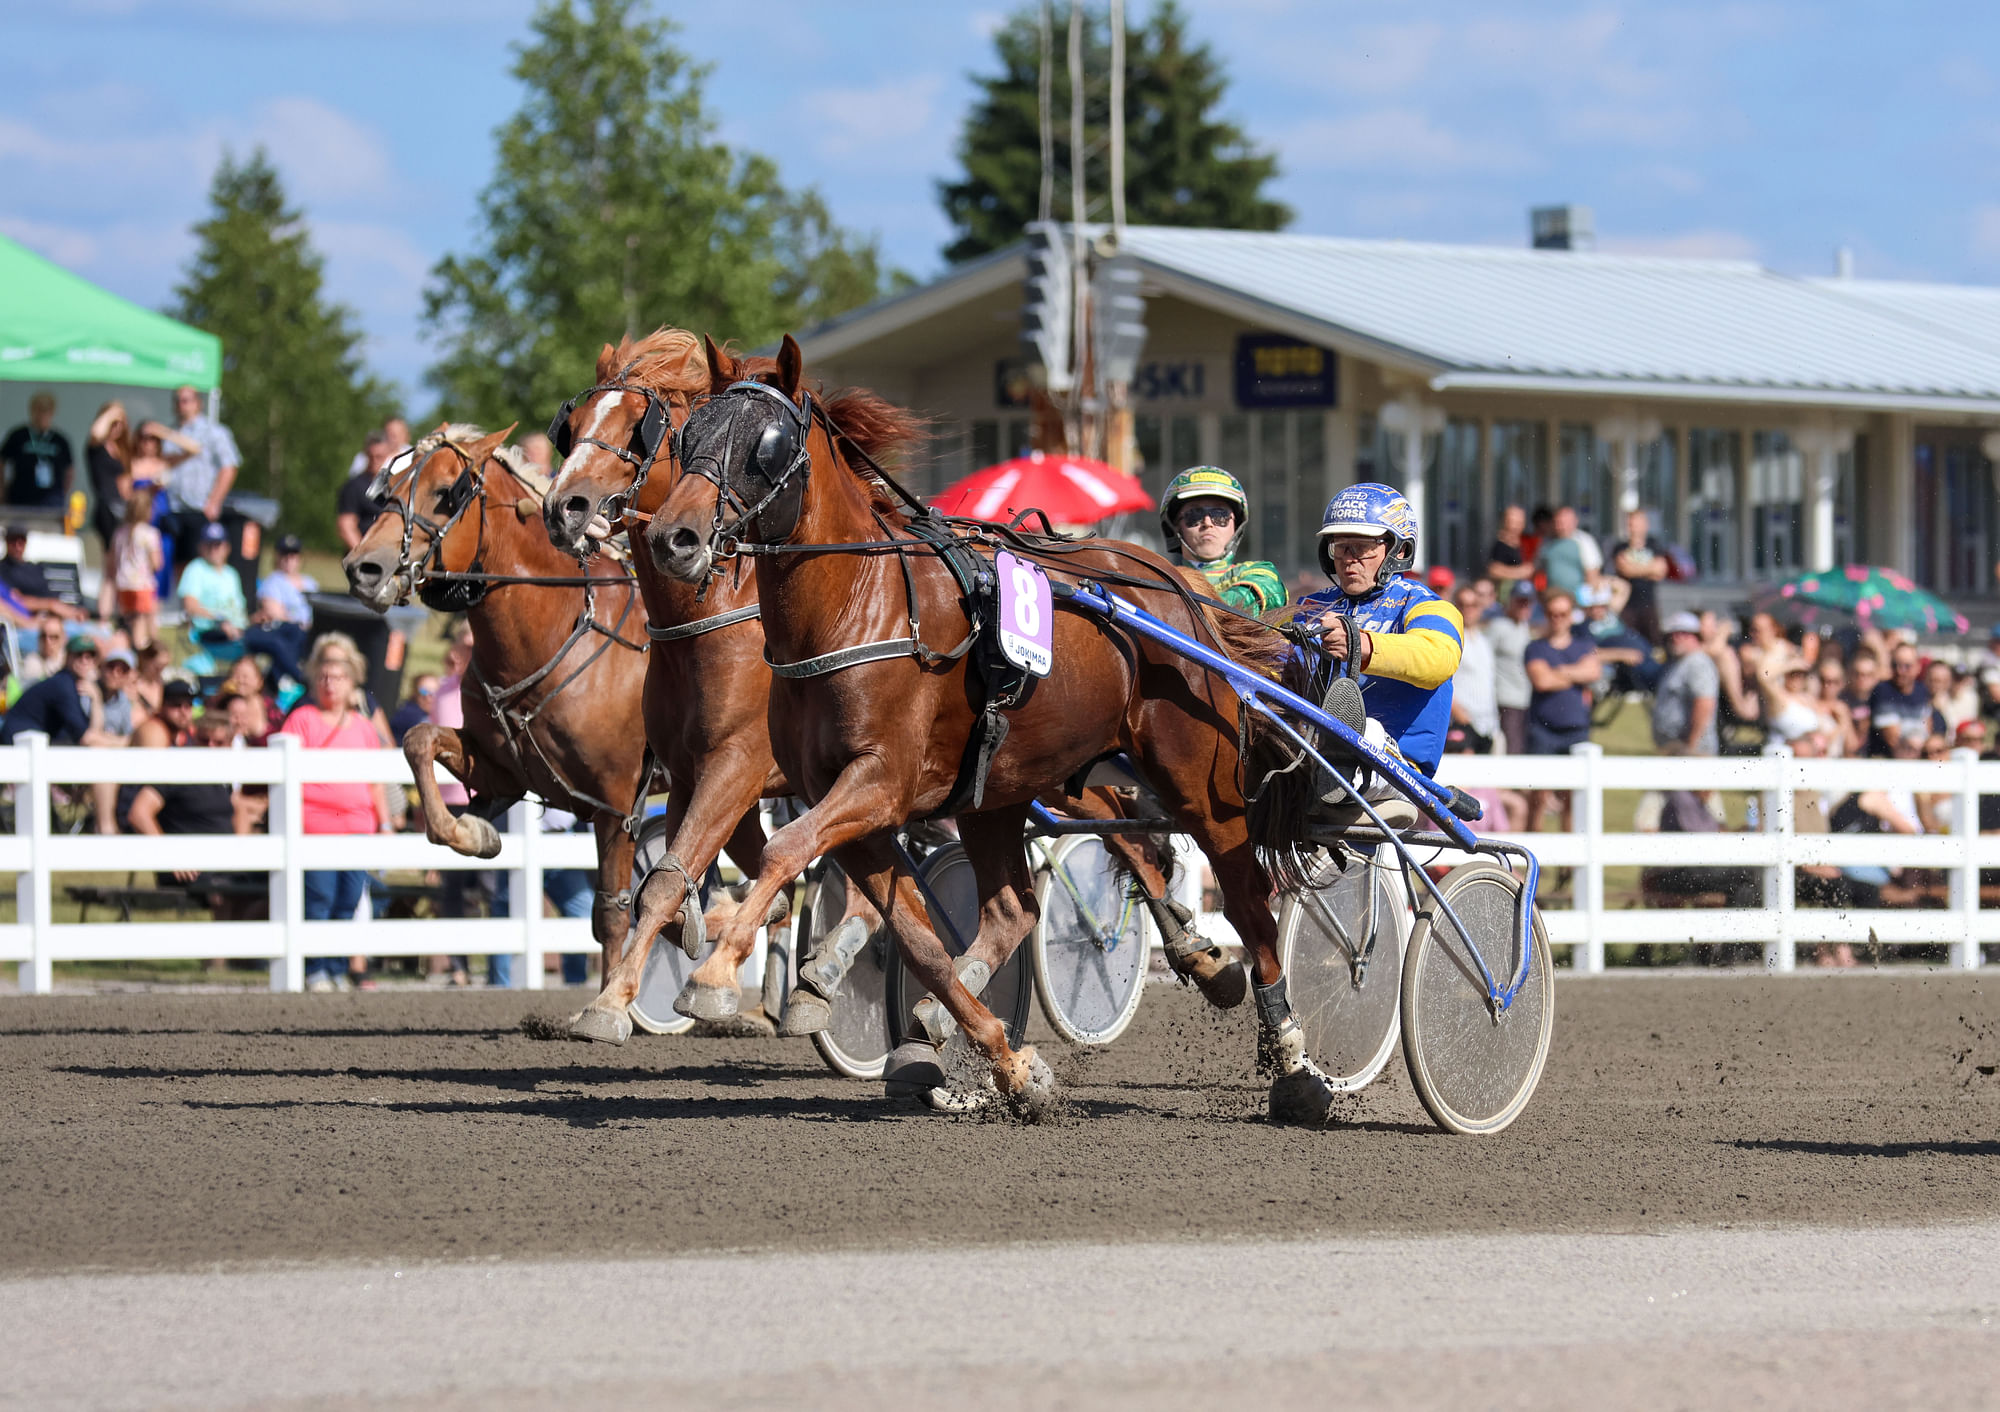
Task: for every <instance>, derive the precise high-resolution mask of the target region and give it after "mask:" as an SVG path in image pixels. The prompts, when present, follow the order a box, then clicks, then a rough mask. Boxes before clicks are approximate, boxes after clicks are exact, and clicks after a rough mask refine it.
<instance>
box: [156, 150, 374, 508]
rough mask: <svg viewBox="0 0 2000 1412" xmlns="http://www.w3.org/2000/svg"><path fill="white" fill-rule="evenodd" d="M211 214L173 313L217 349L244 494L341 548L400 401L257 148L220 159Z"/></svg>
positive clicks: (201, 230)
mask: <svg viewBox="0 0 2000 1412" xmlns="http://www.w3.org/2000/svg"><path fill="white" fill-rule="evenodd" d="M209 205H210V208H211V209H210V213H209V216H208V218H207V219H206V220H204V221H202V222H201V223H199V224H198V225H196V226H195V228H194V233H195V236H196V238H197V240H198V241H199V245H198V246H197V248H196V250H195V254H194V257H193V258H192V259H191V260H190V261H189V262H188V265H187V268H186V269H185V271H184V272H183V274H182V279H181V282H180V284H179V285H177V286H176V287H175V289H174V298H175V301H176V302H175V304H174V306H173V307H172V308H170V309H169V310H168V311H167V312H169V313H170V314H172V315H173V316H174V317H175V318H178V319H180V320H181V321H183V322H184V323H190V324H193V325H194V326H195V327H197V328H202V329H206V330H207V331H208V332H210V333H212V334H214V335H216V336H217V337H218V338H220V339H221V340H222V408H223V420H224V421H225V422H226V423H227V424H228V425H229V427H230V429H231V430H232V431H233V432H234V433H235V435H236V443H237V449H238V450H240V451H241V452H242V454H243V464H242V466H241V468H240V469H239V471H238V473H237V485H238V486H239V487H240V488H242V489H244V490H248V491H254V492H257V493H259V494H264V495H269V496H271V497H272V498H273V499H275V500H276V501H277V502H278V504H279V523H280V525H281V526H282V527H283V528H285V529H286V530H289V531H291V532H293V533H296V534H298V535H300V536H301V537H302V538H304V539H306V540H308V541H309V542H311V543H314V544H318V545H331V544H334V543H336V542H337V541H336V539H335V535H334V529H333V520H334V497H335V495H336V494H337V493H338V491H339V489H340V484H341V480H342V478H343V477H344V476H345V475H346V473H347V466H348V462H349V460H350V459H351V458H352V456H353V454H354V452H355V451H356V450H357V449H358V448H359V447H360V445H361V441H362V438H363V437H364V436H365V435H366V434H367V431H368V428H369V427H370V426H374V425H379V424H380V423H381V421H382V419H383V418H384V417H385V416H386V415H388V413H389V412H390V410H392V408H393V406H394V400H393V397H392V395H391V392H390V390H389V389H388V388H387V387H386V386H384V385H383V384H382V383H380V382H378V381H377V380H376V379H374V378H372V377H370V376H369V375H368V374H367V373H366V372H365V371H364V370H363V368H362V364H361V359H360V354H359V349H360V345H361V337H362V336H361V333H360V332H359V330H358V329H357V328H356V327H355V326H354V315H353V314H352V312H351V311H349V310H348V309H346V308H344V307H343V306H341V305H338V304H334V303H330V302H328V301H327V299H326V297H325V290H324V284H325V280H324V273H323V262H322V261H321V259H320V256H319V255H318V253H317V252H315V251H314V250H313V248H312V241H311V237H310V235H309V234H308V232H307V229H306V225H305V221H304V220H303V218H302V217H301V216H300V213H299V211H298V210H297V208H296V207H293V206H291V205H289V204H288V203H287V202H286V200H285V193H284V188H283V186H282V184H281V183H280V181H279V179H278V173H277V172H276V170H274V169H273V168H272V166H271V163H270V160H269V158H268V157H266V156H265V154H264V151H263V149H262V148H259V149H257V150H256V151H253V152H252V153H251V154H250V156H249V157H247V158H245V159H244V160H242V161H238V160H237V159H236V158H235V157H233V156H232V155H230V154H229V153H226V152H225V153H224V154H223V158H222V163H221V165H220V166H218V167H217V168H216V172H215V179H214V181H213V183H212V184H211V185H210V188H209Z"/></svg>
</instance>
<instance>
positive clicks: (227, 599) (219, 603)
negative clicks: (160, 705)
mask: <svg viewBox="0 0 2000 1412" xmlns="http://www.w3.org/2000/svg"><path fill="white" fill-rule="evenodd" d="M200 543H201V557H200V558H199V559H196V560H195V561H194V562H193V563H192V564H189V565H188V566H187V568H185V569H183V570H182V571H181V582H180V598H181V607H182V610H183V611H184V612H186V614H187V616H188V628H189V631H190V633H191V635H192V636H193V638H194V640H195V642H196V643H198V644H199V645H201V646H203V647H216V646H221V645H223V644H225V643H232V642H241V643H242V644H243V649H244V650H245V651H246V652H262V653H264V654H266V655H267V656H269V657H270V659H271V666H272V668H273V669H274V670H275V671H276V672H277V673H278V674H279V675H280V676H287V677H290V678H291V679H292V680H293V681H297V680H299V679H300V678H301V677H302V676H303V675H304V669H303V668H301V667H300V666H299V649H300V648H302V647H303V646H304V645H305V630H304V629H303V628H300V627H298V626H296V625H295V624H291V623H277V624H265V623H258V624H254V625H253V624H252V623H251V622H250V616H249V613H248V611H247V610H246V609H245V608H244V606H243V580H242V579H241V578H239V577H238V576H237V573H236V570H234V569H233V568H231V567H230V566H229V531H227V530H225V529H224V528H223V527H222V526H221V525H219V524H213V523H211V524H210V525H209V526H208V527H207V528H206V529H204V530H202V531H201V539H200Z"/></svg>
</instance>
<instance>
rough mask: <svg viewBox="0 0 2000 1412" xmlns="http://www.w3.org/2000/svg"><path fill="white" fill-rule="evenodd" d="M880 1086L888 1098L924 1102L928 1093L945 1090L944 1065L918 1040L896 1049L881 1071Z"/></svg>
mask: <svg viewBox="0 0 2000 1412" xmlns="http://www.w3.org/2000/svg"><path fill="white" fill-rule="evenodd" d="M882 1086H883V1089H884V1090H885V1091H886V1092H887V1093H888V1095H889V1097H891V1098H902V1099H910V1098H914V1099H917V1100H918V1101H920V1102H923V1101H928V1098H929V1095H930V1091H931V1090H932V1089H934V1088H943V1087H944V1086H945V1074H944V1064H943V1063H942V1062H941V1061H940V1060H939V1058H938V1052H937V1048H936V1046H935V1045H930V1044H926V1043H924V1041H922V1040H920V1039H911V1040H905V1041H904V1042H903V1043H901V1044H899V1045H897V1046H896V1048H895V1049H893V1050H891V1051H890V1053H889V1060H888V1062H887V1063H886V1064H885V1065H884V1066H883V1068H882Z"/></svg>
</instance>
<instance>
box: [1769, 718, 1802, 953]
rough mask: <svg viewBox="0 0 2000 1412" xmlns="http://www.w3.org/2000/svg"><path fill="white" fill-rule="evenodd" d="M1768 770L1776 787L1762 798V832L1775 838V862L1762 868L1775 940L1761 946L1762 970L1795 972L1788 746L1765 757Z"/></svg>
mask: <svg viewBox="0 0 2000 1412" xmlns="http://www.w3.org/2000/svg"><path fill="white" fill-rule="evenodd" d="M1767 758H1768V759H1769V760H1770V761H1771V767H1772V768H1773V769H1775V770H1776V771H1777V772H1778V787H1777V789H1775V790H1772V791H1768V792H1766V793H1765V795H1764V831H1765V832H1766V833H1774V834H1776V835H1777V836H1778V861H1777V863H1776V865H1775V866H1773V867H1768V868H1766V869H1764V909H1765V910H1766V911H1767V912H1771V913H1773V914H1774V915H1773V917H1772V921H1773V923H1774V924H1775V925H1776V929H1777V937H1776V939H1775V940H1772V941H1767V942H1765V943H1764V969H1766V970H1768V971H1791V970H1796V969H1797V968H1798V964H1799V942H1798V926H1797V923H1798V918H1797V916H1796V915H1795V913H1796V911H1797V903H1798V882H1797V879H1798V865H1797V864H1796V863H1795V862H1794V861H1793V858H1794V856H1795V855H1794V854H1793V852H1792V840H1793V838H1795V837H1796V836H1797V832H1798V820H1797V818H1796V817H1795V814H1794V811H1793V805H1794V804H1795V803H1796V802H1797V800H1796V786H1797V784H1798V781H1797V780H1796V779H1795V778H1794V776H1795V775H1796V774H1797V770H1796V768H1795V767H1794V766H1793V763H1792V750H1791V747H1790V746H1788V745H1780V746H1776V747H1774V748H1773V749H1772V751H1771V753H1770V755H1769V756H1768V757H1767Z"/></svg>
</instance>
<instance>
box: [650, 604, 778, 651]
mask: <svg viewBox="0 0 2000 1412" xmlns="http://www.w3.org/2000/svg"><path fill="white" fill-rule="evenodd" d="M763 611H764V605H763V604H761V603H752V604H751V605H750V606H749V607H747V608H732V609H730V610H729V611H728V612H727V613H717V614H716V615H715V616H714V617H711V618H696V619H695V620H694V621H693V622H691V623H675V624H674V625H673V626H672V627H664V628H661V627H655V626H653V624H651V623H648V624H646V636H647V637H650V638H651V639H652V640H653V641H655V642H678V641H680V640H681V639H682V638H685V637H699V636H701V635H702V634H703V633H705V632H714V631H715V630H716V629H717V628H726V627H732V626H734V625H735V624H737V623H747V622H749V621H750V620H751V619H752V618H754V617H757V616H758V615H759V614H761V613H762V612H763Z"/></svg>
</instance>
